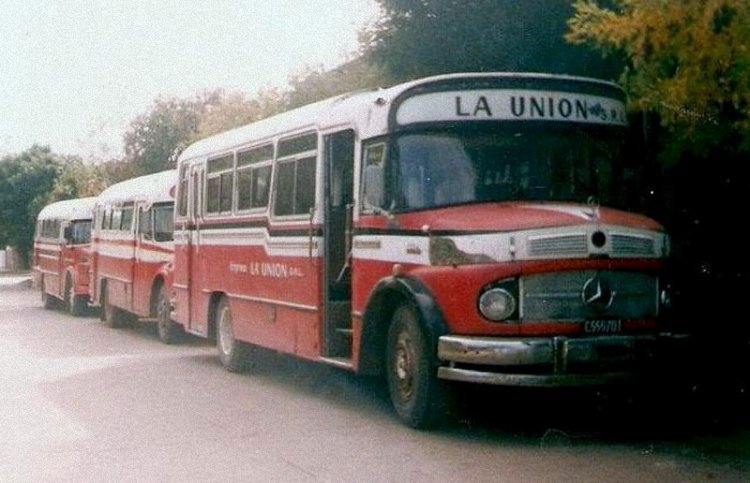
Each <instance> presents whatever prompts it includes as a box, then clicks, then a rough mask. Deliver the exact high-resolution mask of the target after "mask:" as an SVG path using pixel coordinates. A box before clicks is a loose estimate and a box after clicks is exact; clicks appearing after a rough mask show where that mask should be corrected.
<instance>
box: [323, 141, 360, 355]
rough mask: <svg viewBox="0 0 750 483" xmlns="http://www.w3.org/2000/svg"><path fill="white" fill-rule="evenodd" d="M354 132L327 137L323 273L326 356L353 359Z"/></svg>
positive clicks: (324, 352) (324, 353)
mask: <svg viewBox="0 0 750 483" xmlns="http://www.w3.org/2000/svg"><path fill="white" fill-rule="evenodd" d="M353 172H354V131H352V130H351V129H348V130H345V131H340V132H337V133H334V134H330V135H327V136H325V176H324V183H325V186H324V187H323V188H324V189H323V193H325V216H324V228H323V239H324V241H323V243H324V257H325V264H324V269H323V270H322V276H323V281H322V282H323V283H322V287H323V295H324V301H325V302H324V303H325V307H324V326H323V334H322V339H323V340H322V347H323V355H324V356H326V357H330V358H337V359H338V358H341V359H346V360H351V357H352V354H351V351H352V318H351V274H350V267H349V258H350V252H351V236H352V234H351V229H352V205H353V203H354V196H353V191H354V188H353V183H354V176H353Z"/></svg>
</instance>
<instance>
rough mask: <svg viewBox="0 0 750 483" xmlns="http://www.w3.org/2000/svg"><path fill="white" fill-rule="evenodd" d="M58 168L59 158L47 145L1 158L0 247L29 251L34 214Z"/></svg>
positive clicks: (35, 214)
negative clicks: (7, 246) (8, 246)
mask: <svg viewBox="0 0 750 483" xmlns="http://www.w3.org/2000/svg"><path fill="white" fill-rule="evenodd" d="M60 171H61V159H60V158H59V157H58V156H56V155H54V154H52V152H51V151H50V149H49V148H48V147H46V146H44V147H43V146H36V145H35V146H32V147H31V148H29V149H28V150H26V151H24V152H22V153H21V154H18V155H15V156H6V157H4V158H2V159H0V247H5V246H6V245H10V246H13V247H16V248H17V249H18V250H19V251H20V253H22V254H24V255H27V254H28V253H29V250H30V249H31V244H32V239H33V235H34V225H35V223H36V216H37V214H38V213H39V211H40V210H41V209H42V208H43V207H44V206H45V205H46V204H47V199H48V198H47V197H48V195H49V193H50V191H51V189H52V186H53V185H54V182H55V179H56V178H57V176H58V174H59V172H60Z"/></svg>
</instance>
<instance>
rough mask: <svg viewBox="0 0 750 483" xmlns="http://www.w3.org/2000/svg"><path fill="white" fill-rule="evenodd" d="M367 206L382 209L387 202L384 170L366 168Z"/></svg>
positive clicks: (373, 167)
mask: <svg viewBox="0 0 750 483" xmlns="http://www.w3.org/2000/svg"><path fill="white" fill-rule="evenodd" d="M364 191H365V204H366V206H375V207H378V208H381V207H382V206H383V203H384V202H385V182H384V176H383V168H382V167H380V166H375V165H370V166H368V167H367V168H365V190H364Z"/></svg>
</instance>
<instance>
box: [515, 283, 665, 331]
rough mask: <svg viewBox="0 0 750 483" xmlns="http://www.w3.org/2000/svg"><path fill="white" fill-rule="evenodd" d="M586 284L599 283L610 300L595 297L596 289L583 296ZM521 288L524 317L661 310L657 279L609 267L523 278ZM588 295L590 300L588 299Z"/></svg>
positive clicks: (643, 314)
mask: <svg viewBox="0 0 750 483" xmlns="http://www.w3.org/2000/svg"><path fill="white" fill-rule="evenodd" d="M587 283H590V284H597V283H598V284H599V286H600V287H602V289H601V290H600V292H606V293H604V294H603V295H605V296H607V297H610V296H611V300H609V299H608V300H604V302H605V303H601V302H602V301H601V300H599V301H598V302H599V303H597V301H595V300H593V297H594V296H595V295H596V294H597V292H596V288H593V289H592V292H591V293H590V294H589V295H588V296H584V286H586V284H587ZM519 288H520V298H521V306H520V316H521V319H522V320H529V321H531V320H560V321H580V320H584V319H642V318H652V317H655V316H656V315H657V311H658V296H657V291H658V279H657V277H656V276H654V275H651V274H647V273H638V272H618V271H606V270H603V271H595V270H586V271H577V272H555V273H544V274H539V275H528V276H524V277H521V280H520V287H519ZM592 294H593V295H592ZM599 295H602V294H601V293H600V294H599ZM587 298H588V299H589V303H586V301H585V299H587ZM606 302H608V303H606Z"/></svg>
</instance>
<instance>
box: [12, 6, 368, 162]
mask: <svg viewBox="0 0 750 483" xmlns="http://www.w3.org/2000/svg"><path fill="white" fill-rule="evenodd" d="M377 13H378V10H377V6H376V4H375V2H374V0H205V1H204V0H23V1H21V2H19V1H17V0H0V156H3V155H7V154H15V153H19V152H22V151H24V150H26V149H28V148H29V147H31V146H32V145H33V144H40V145H48V146H50V147H51V148H52V150H53V151H54V152H56V153H59V154H76V155H80V156H82V157H84V158H86V159H106V158H110V157H117V156H120V155H121V154H122V137H123V134H124V133H125V131H126V130H127V127H128V124H129V123H130V121H132V120H133V119H134V118H135V117H136V116H138V115H139V114H142V113H147V112H148V111H149V109H150V106H151V105H152V102H153V101H154V100H155V99H157V98H159V97H164V98H169V97H191V96H193V95H194V94H197V93H199V92H201V91H204V90H213V89H216V88H224V89H227V90H239V91H242V92H245V93H246V94H248V95H251V96H252V95H254V94H255V93H256V92H257V91H258V90H259V89H262V88H267V87H285V86H286V83H287V79H288V78H289V76H290V75H292V74H294V73H296V72H300V71H302V70H303V69H304V67H305V66H306V65H307V66H319V65H323V66H326V67H334V66H336V65H338V64H340V63H341V62H343V61H344V59H345V57H346V55H347V54H351V53H352V52H353V51H355V50H356V49H357V32H358V31H359V30H360V29H361V28H362V27H363V26H364V25H365V24H366V23H367V22H368V21H370V20H372V19H374V18H375V17H376V16H377Z"/></svg>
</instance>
